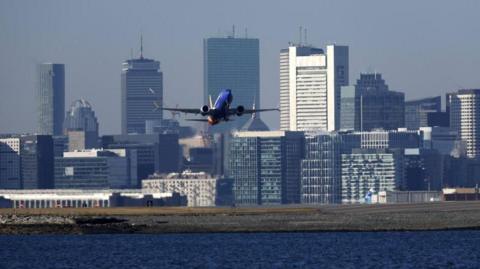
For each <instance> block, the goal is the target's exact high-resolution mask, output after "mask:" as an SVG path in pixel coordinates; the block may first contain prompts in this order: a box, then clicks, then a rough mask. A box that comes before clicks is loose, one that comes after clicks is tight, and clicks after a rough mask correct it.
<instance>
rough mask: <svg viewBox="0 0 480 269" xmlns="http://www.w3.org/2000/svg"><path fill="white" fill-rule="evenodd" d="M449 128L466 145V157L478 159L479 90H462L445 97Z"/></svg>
mask: <svg viewBox="0 0 480 269" xmlns="http://www.w3.org/2000/svg"><path fill="white" fill-rule="evenodd" d="M447 97H449V98H448V99H447V102H448V103H447V107H448V108H449V111H450V127H451V128H452V130H454V131H457V133H458V137H459V139H460V140H462V141H464V142H465V144H466V152H467V157H469V158H476V159H479V158H480V89H462V90H458V91H457V92H455V93H452V94H450V95H447Z"/></svg>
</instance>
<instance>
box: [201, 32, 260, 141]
mask: <svg viewBox="0 0 480 269" xmlns="http://www.w3.org/2000/svg"><path fill="white" fill-rule="evenodd" d="M259 43H260V42H259V40H258V39H257V38H237V37H235V36H234V35H232V36H229V37H226V38H206V39H205V40H204V41H203V92H204V99H203V102H204V104H209V96H211V97H212V98H216V97H217V95H218V93H219V92H220V91H221V90H222V89H231V90H232V92H233V96H234V98H233V102H232V107H236V106H238V105H242V106H244V107H245V108H251V107H252V106H253V104H254V103H255V104H256V106H257V108H260V59H259V55H260V54H259ZM213 101H215V100H213ZM247 120H248V117H238V118H236V119H235V120H234V121H231V122H225V123H222V124H219V125H216V126H213V127H211V128H210V130H211V131H212V132H225V131H229V130H231V129H240V127H241V126H243V125H244V124H245V122H246V121H247Z"/></svg>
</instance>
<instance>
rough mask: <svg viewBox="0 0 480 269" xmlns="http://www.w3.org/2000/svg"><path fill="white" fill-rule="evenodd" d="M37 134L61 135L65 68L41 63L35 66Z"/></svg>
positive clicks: (63, 112) (63, 114)
mask: <svg viewBox="0 0 480 269" xmlns="http://www.w3.org/2000/svg"><path fill="white" fill-rule="evenodd" d="M36 100H37V115H38V133H39V134H42V135H61V134H62V133H63V119H64V116H65V66H64V65H63V64H53V63H43V64H39V65H38V66H37V90H36Z"/></svg>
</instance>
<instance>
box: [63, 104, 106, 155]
mask: <svg viewBox="0 0 480 269" xmlns="http://www.w3.org/2000/svg"><path fill="white" fill-rule="evenodd" d="M63 127H64V130H65V135H67V136H68V137H69V140H68V141H69V151H74V150H83V149H89V148H95V147H97V146H98V120H97V117H96V116H95V112H94V111H93V110H92V106H91V105H90V103H89V102H87V101H86V100H84V99H79V100H76V101H74V102H73V103H72V105H71V107H70V109H69V110H68V111H67V114H66V116H65V123H64V126H63Z"/></svg>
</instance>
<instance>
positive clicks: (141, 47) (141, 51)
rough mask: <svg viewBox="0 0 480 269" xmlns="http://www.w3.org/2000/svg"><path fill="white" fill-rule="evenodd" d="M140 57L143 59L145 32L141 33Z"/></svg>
mask: <svg viewBox="0 0 480 269" xmlns="http://www.w3.org/2000/svg"><path fill="white" fill-rule="evenodd" d="M140 59H143V34H140Z"/></svg>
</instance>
